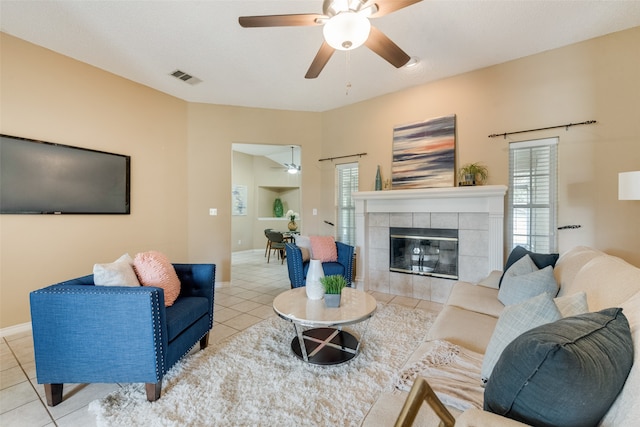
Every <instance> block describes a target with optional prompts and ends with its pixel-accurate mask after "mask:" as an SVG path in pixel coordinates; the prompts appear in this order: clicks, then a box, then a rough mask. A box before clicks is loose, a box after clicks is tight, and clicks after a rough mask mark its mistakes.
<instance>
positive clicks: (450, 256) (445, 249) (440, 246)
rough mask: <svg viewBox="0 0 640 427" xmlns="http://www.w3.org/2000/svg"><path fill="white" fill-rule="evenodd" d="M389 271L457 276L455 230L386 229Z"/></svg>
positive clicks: (456, 240)
mask: <svg viewBox="0 0 640 427" xmlns="http://www.w3.org/2000/svg"><path fill="white" fill-rule="evenodd" d="M389 249H390V251H389V252H390V254H389V270H390V271H395V272H399V273H407V274H418V275H423V276H434V277H442V278H445V279H458V230H454V229H439V228H406V227H391V228H390V229H389Z"/></svg>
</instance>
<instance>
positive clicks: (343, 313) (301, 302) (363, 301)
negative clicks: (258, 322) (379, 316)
mask: <svg viewBox="0 0 640 427" xmlns="http://www.w3.org/2000/svg"><path fill="white" fill-rule="evenodd" d="M376 307H377V302H376V300H375V298H373V297H372V296H371V295H369V294H367V293H365V292H363V291H359V290H356V289H352V288H344V289H343V290H342V298H341V301H340V307H337V308H327V307H326V306H325V304H324V299H320V300H310V299H308V298H307V293H306V289H305V288H304V287H301V288H295V289H291V290H288V291H285V292H283V293H281V294H280V295H278V296H277V297H275V299H274V300H273V310H274V311H275V312H276V313H277V314H278V315H279V316H280V317H282V318H283V319H286V320H289V321H291V322H295V323H297V324H300V325H303V326H309V327H322V326H337V325H349V324H353V323H358V322H362V321H363V320H366V319H368V318H370V317H371V316H373V313H374V312H375V311H376Z"/></svg>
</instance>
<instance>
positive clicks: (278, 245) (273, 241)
mask: <svg viewBox="0 0 640 427" xmlns="http://www.w3.org/2000/svg"><path fill="white" fill-rule="evenodd" d="M267 239H269V251H268V253H267V263H268V262H269V260H270V258H271V251H272V250H275V251H277V253H278V256H279V257H280V259H281V260H282V261H281V263H282V264H284V257H285V255H284V237H283V236H282V233H280V232H279V231H273V230H271V231H267Z"/></svg>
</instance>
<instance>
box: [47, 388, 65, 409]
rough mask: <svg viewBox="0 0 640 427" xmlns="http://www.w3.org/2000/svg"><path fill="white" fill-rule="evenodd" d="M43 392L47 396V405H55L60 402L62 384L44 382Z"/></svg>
mask: <svg viewBox="0 0 640 427" xmlns="http://www.w3.org/2000/svg"><path fill="white" fill-rule="evenodd" d="M44 394H45V396H46V397H47V405H49V406H56V405H57V404H58V403H60V402H62V384H45V385H44Z"/></svg>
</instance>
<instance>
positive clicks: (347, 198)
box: [336, 163, 358, 246]
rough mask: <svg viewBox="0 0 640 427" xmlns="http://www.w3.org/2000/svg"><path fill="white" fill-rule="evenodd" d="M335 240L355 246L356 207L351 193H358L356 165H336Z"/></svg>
mask: <svg viewBox="0 0 640 427" xmlns="http://www.w3.org/2000/svg"><path fill="white" fill-rule="evenodd" d="M336 173H337V179H336V183H337V187H338V188H337V189H336V196H337V200H336V211H337V212H336V218H337V228H336V240H338V241H339V242H343V243H346V244H348V245H351V246H355V243H356V206H355V203H354V202H353V198H352V197H351V193H353V192H355V191H358V163H346V164H342V165H336Z"/></svg>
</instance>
